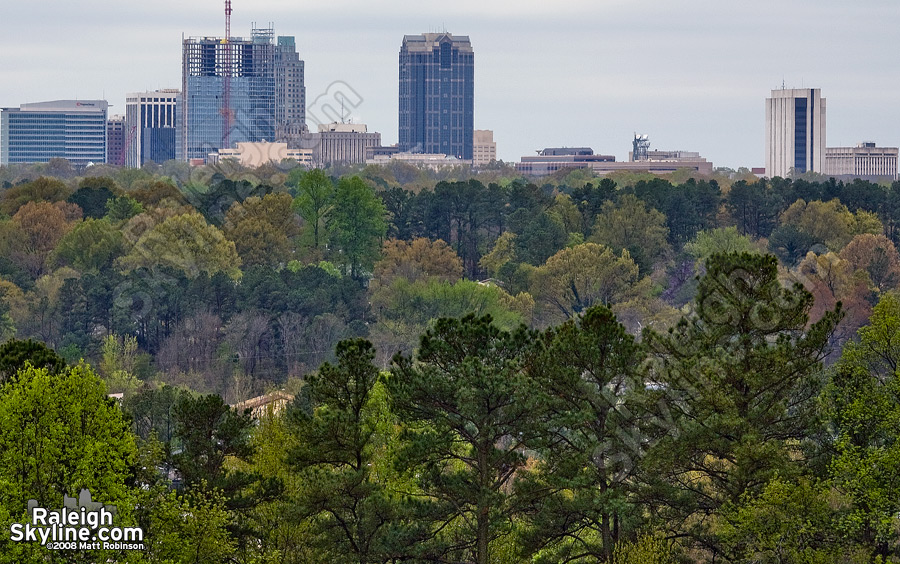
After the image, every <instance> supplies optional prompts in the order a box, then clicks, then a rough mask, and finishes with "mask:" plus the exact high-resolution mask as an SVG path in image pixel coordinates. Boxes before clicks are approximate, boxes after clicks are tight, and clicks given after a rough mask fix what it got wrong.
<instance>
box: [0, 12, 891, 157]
mask: <svg viewBox="0 0 900 564" xmlns="http://www.w3.org/2000/svg"><path fill="white" fill-rule="evenodd" d="M719 4H720V3H715V2H711V1H690V2H689V1H684V0H683V1H680V2H679V1H676V2H670V3H667V4H666V5H665V6H648V5H646V4H637V3H629V2H619V1H612V2H605V3H602V4H592V3H588V2H573V3H567V4H565V5H560V6H545V5H543V4H541V3H538V2H523V3H509V2H496V3H492V4H490V5H482V4H480V3H476V2H469V1H464V2H461V3H460V4H459V6H457V7H455V9H454V13H453V15H449V14H444V13H442V12H440V11H439V10H438V9H437V8H436V7H429V6H426V7H424V8H423V7H421V6H419V5H418V4H413V3H411V2H396V3H392V4H391V6H390V7H384V6H377V7H376V6H370V5H356V4H351V3H349V2H338V3H330V4H326V3H323V2H317V1H314V2H310V3H307V4H306V5H304V6H303V8H302V9H298V8H297V6H296V4H292V3H288V2H285V1H281V0H268V1H265V2H259V3H256V4H254V5H250V4H243V3H241V2H240V1H239V0H236V1H235V2H234V13H233V16H232V29H233V30H244V29H249V28H250V27H251V24H252V23H253V22H256V23H257V25H266V24H267V23H268V22H274V25H275V33H276V34H277V35H293V36H295V37H296V38H297V51H298V52H299V54H300V58H301V59H303V60H304V61H305V62H306V75H307V79H306V85H307V103H308V104H312V103H314V101H315V98H316V96H318V95H320V94H322V93H324V92H326V90H327V88H328V86H329V84H331V83H332V82H334V81H343V82H345V83H346V84H349V85H351V86H352V87H353V89H354V90H355V91H356V92H358V93H359V95H360V97H361V98H362V103H361V104H359V105H358V106H357V107H355V108H353V111H352V113H351V117H352V118H353V119H354V121H359V122H363V123H367V124H368V125H369V130H370V131H378V132H381V133H382V134H383V136H384V137H383V142H384V143H385V144H391V143H395V142H397V141H398V139H397V124H398V111H397V96H398V92H397V72H398V71H397V65H396V60H397V59H396V56H397V47H398V43H399V41H400V40H401V39H402V37H403V35H406V34H413V33H422V32H427V31H443V30H446V31H448V32H450V33H453V34H459V35H468V36H469V37H470V38H471V39H472V42H473V44H475V45H476V46H477V49H478V54H479V64H478V66H477V68H476V71H475V72H476V75H475V81H476V88H475V124H474V127H475V128H476V129H491V130H493V131H494V132H495V136H494V138H495V140H496V142H497V148H498V156H499V157H500V158H501V159H503V160H506V161H518V159H519V157H521V156H523V155H529V154H534V151H535V150H536V149H540V148H543V147H546V146H563V145H566V146H590V147H593V148H594V150H595V151H596V152H597V153H603V154H614V155H615V156H616V158H617V160H626V158H627V152H628V150H629V149H630V142H631V139H632V134H633V133H635V132H637V133H646V134H648V135H649V136H650V139H651V142H652V147H653V148H665V149H682V150H688V151H697V152H699V153H700V154H701V155H702V156H704V157H706V158H707V159H709V160H710V161H712V162H713V163H714V164H715V165H716V166H729V167H737V166H747V167H751V166H763V165H764V125H765V121H764V115H765V106H764V100H765V98H766V97H767V96H768V95H769V92H770V91H771V90H772V89H774V88H779V87H780V86H781V83H782V80H784V81H785V84H786V86H787V87H788V88H790V87H798V88H799V87H815V88H821V90H822V95H823V96H825V97H827V98H828V99H829V111H828V114H829V115H828V137H827V141H826V142H827V145H828V146H854V145H856V143H858V142H860V141H864V140H871V141H875V142H877V143H878V145H881V146H896V145H898V144H900V131H898V130H900V108H898V107H897V104H896V103H895V98H896V96H895V92H896V91H898V90H900V84H898V83H900V78H898V77H895V76H891V74H890V73H887V72H885V71H884V69H886V68H887V69H889V68H894V66H895V65H894V63H896V62H898V59H900V49H897V48H896V47H897V46H898V43H900V40H898V39H896V38H895V37H894V36H893V33H892V30H891V27H890V26H891V24H892V23H893V22H895V21H897V19H898V18H897V16H900V6H898V5H896V3H894V2H888V1H882V0H869V1H865V2H861V3H856V4H854V5H849V4H847V3H844V2H837V1H834V0H826V1H823V2H817V3H814V4H813V3H809V2H800V1H787V2H774V1H765V2H760V3H755V4H753V5H748V6H728V7H725V6H720V5H719ZM810 6H813V7H814V9H812V10H810V9H809V7H810ZM88 7H90V10H85V5H83V4H82V5H81V6H75V5H53V6H52V8H50V9H48V5H44V4H43V3H42V2H39V1H38V2H33V3H30V4H24V3H19V4H15V5H13V6H11V7H10V9H9V10H8V12H6V13H5V14H4V19H3V22H2V23H0V30H2V31H3V32H4V33H2V34H0V49H3V52H4V53H6V54H7V57H6V60H5V62H4V65H3V67H2V69H0V106H18V105H20V104H22V103H27V102H33V101H45V100H56V99H72V98H75V97H77V98H80V99H99V98H105V99H107V100H109V101H110V103H111V104H112V105H113V107H111V108H110V114H121V113H124V109H125V95H126V93H128V92H135V91H143V90H155V89H157V88H173V87H178V86H179V84H180V79H181V77H180V74H181V68H180V47H181V38H182V34H184V36H185V37H189V36H203V35H210V36H220V35H222V31H223V28H224V15H223V5H222V2H218V1H209V2H203V3H191V4H190V5H182V4H176V3H174V2H171V1H170V0H162V1H161V2H159V3H156V4H154V5H153V6H140V5H127V6H124V5H117V4H113V3H111V2H107V1H105V0H95V1H93V2H91V3H90V5H89V6H88ZM773 15H776V16H777V17H772V16H773ZM797 22H802V25H798V24H797ZM837 24H839V25H837ZM60 26H63V27H64V29H66V30H67V33H66V34H59V33H58V32H57V31H56V30H57V29H58V28H59V27H60ZM243 34H244V33H243V32H237V33H235V35H243ZM73 36H74V37H77V38H78V41H76V42H74V44H73V42H72V40H71V37H73ZM832 36H833V37H832ZM361 46H362V48H361ZM61 53H62V54H61ZM310 125H311V128H314V126H315V124H312V123H311V124H310Z"/></svg>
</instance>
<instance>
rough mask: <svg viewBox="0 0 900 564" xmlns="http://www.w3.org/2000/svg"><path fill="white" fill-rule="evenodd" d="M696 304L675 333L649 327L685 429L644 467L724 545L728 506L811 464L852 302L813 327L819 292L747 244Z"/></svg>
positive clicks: (704, 541)
mask: <svg viewBox="0 0 900 564" xmlns="http://www.w3.org/2000/svg"><path fill="white" fill-rule="evenodd" d="M696 301H697V313H696V315H695V316H691V317H689V318H685V319H683V320H682V321H681V322H680V323H679V324H678V326H677V327H676V328H674V329H673V330H670V332H669V333H668V334H667V335H660V334H657V333H655V332H652V331H645V333H644V341H645V342H646V343H647V344H648V346H649V347H650V349H651V351H652V356H651V360H652V363H651V365H650V369H651V370H652V373H651V375H650V377H651V378H652V379H654V380H655V381H656V382H658V383H659V384H660V385H662V386H665V388H666V390H667V391H668V393H669V394H671V395H672V401H670V402H669V407H670V409H672V413H673V418H674V423H675V424H676V425H677V428H678V433H677V434H675V435H671V434H670V435H666V436H664V437H663V438H662V439H661V440H660V442H659V443H658V444H657V446H656V447H655V449H654V450H653V451H652V452H651V456H650V458H648V459H647V465H646V467H645V468H644V471H645V473H646V474H645V479H646V480H647V481H648V483H649V484H651V489H650V491H651V492H653V493H652V496H653V497H654V498H655V499H656V503H658V510H659V511H660V512H661V513H662V514H664V515H667V516H668V517H669V518H670V519H675V520H679V519H685V520H686V521H685V525H684V527H685V528H686V529H687V530H686V532H687V533H689V534H690V535H691V536H692V537H693V538H694V539H695V540H696V541H697V542H698V543H699V544H700V545H703V546H706V547H709V548H711V549H712V548H714V547H718V546H719V545H720V540H719V539H717V537H716V532H715V527H714V526H713V525H712V524H713V523H715V516H716V515H718V511H719V509H720V508H721V507H722V505H723V504H726V503H729V502H730V503H739V502H740V500H741V499H742V497H743V496H746V495H754V494H758V493H759V492H760V491H761V488H762V485H763V484H765V483H767V482H768V481H769V480H771V479H772V478H774V476H775V475H776V474H779V475H781V476H783V477H785V479H791V478H792V477H793V476H796V475H797V474H798V473H799V472H801V471H802V469H803V466H804V461H805V459H806V457H807V455H808V452H807V451H806V450H805V448H804V447H805V445H804V441H805V440H807V439H808V438H809V437H811V436H813V435H814V434H815V432H816V429H817V427H816V425H817V420H816V396H817V395H818V393H819V388H820V382H821V379H820V377H819V375H820V370H821V366H820V364H819V363H820V361H821V359H822V358H823V357H824V355H825V351H826V348H827V345H828V340H829V337H830V335H831V333H832V332H833V330H834V327H835V326H836V324H837V322H838V320H839V319H840V317H841V311H840V307H839V306H838V308H837V309H836V310H835V311H832V312H827V313H826V314H825V315H824V316H823V317H822V319H820V320H819V321H817V322H816V323H813V324H812V325H809V326H807V325H808V321H809V318H808V312H809V309H810V307H811V306H812V295H811V294H810V293H809V292H807V291H806V290H804V289H803V287H802V286H800V285H799V284H796V285H795V286H794V287H793V288H791V289H788V288H784V287H782V286H781V284H780V283H779V281H778V272H777V262H776V260H775V257H772V256H760V255H751V254H747V253H744V254H740V255H739V254H726V255H713V256H712V257H711V258H710V259H709V260H708V261H707V264H706V275H705V276H704V277H703V278H702V279H701V280H700V284H699V286H698V290H697V299H696ZM684 480H690V481H691V483H692V487H691V488H690V489H685V488H683V487H681V486H679V484H682V483H683V482H684Z"/></svg>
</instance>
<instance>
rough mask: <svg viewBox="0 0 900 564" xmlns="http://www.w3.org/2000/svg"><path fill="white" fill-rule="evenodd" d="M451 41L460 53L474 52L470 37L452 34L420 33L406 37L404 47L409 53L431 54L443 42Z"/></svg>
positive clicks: (404, 37)
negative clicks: (424, 52) (423, 52)
mask: <svg viewBox="0 0 900 564" xmlns="http://www.w3.org/2000/svg"><path fill="white" fill-rule="evenodd" d="M444 39H449V40H450V41H452V42H453V45H454V46H455V47H458V48H459V50H460V51H463V52H469V53H471V52H472V43H471V42H470V41H469V36H468V35H457V36H454V35H453V34H451V33H420V34H419V35H404V36H403V46H404V47H406V49H407V50H408V51H427V52H430V51H432V50H434V49H436V48H437V47H438V46H440V44H441V41H443V40H444Z"/></svg>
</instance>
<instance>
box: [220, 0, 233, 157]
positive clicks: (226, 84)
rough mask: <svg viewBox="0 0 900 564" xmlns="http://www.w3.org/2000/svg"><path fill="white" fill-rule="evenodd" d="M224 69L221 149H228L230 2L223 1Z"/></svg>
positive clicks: (229, 131)
mask: <svg viewBox="0 0 900 564" xmlns="http://www.w3.org/2000/svg"><path fill="white" fill-rule="evenodd" d="M222 43H223V44H224V49H225V51H224V53H223V55H224V57H223V59H224V61H223V62H224V69H223V72H222V148H223V149H230V148H231V143H229V141H228V138H229V134H230V133H231V124H232V123H233V119H234V112H233V111H232V110H231V64H232V63H231V0H225V39H224V40H223V41H222Z"/></svg>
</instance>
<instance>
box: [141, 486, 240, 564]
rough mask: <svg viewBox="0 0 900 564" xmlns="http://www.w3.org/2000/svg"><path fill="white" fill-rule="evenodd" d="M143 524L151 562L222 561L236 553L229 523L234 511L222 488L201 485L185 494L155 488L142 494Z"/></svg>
mask: <svg viewBox="0 0 900 564" xmlns="http://www.w3.org/2000/svg"><path fill="white" fill-rule="evenodd" d="M141 497H142V499H141V503H142V511H141V521H140V522H141V524H142V526H143V528H144V532H145V541H146V542H145V546H146V551H145V552H142V553H140V555H139V558H146V560H145V561H146V562H148V563H150V562H152V563H157V562H159V563H165V564H168V563H171V564H180V563H183V562H190V563H191V564H219V563H221V562H227V561H229V560H230V558H231V557H232V556H233V555H234V554H235V548H236V547H235V542H234V539H232V538H231V537H230V535H229V534H228V531H227V529H226V525H227V524H228V523H229V522H230V521H231V515H230V513H229V512H228V511H227V510H226V508H225V500H224V498H223V496H222V494H221V493H220V492H217V491H215V490H210V489H208V488H203V487H201V488H198V489H196V490H192V491H190V492H187V493H186V494H184V495H177V494H176V492H174V491H168V492H167V491H165V490H161V489H154V490H151V491H150V492H147V493H143V494H141Z"/></svg>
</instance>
